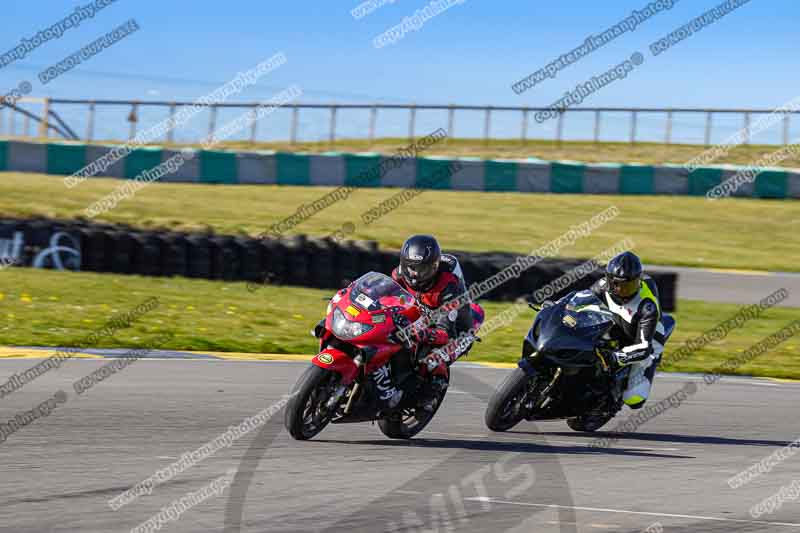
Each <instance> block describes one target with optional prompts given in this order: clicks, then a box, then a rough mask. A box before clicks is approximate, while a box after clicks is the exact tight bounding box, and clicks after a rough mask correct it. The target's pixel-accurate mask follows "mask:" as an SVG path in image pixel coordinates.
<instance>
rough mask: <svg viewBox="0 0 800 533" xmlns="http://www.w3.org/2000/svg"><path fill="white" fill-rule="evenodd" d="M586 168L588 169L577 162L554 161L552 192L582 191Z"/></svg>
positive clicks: (551, 167) (573, 192)
mask: <svg viewBox="0 0 800 533" xmlns="http://www.w3.org/2000/svg"><path fill="white" fill-rule="evenodd" d="M584 170H586V166H585V165H581V164H577V163H556V162H554V163H552V164H551V165H550V192H554V193H568V194H580V193H582V192H583V173H584Z"/></svg>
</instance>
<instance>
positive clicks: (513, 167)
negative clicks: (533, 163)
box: [483, 161, 517, 192]
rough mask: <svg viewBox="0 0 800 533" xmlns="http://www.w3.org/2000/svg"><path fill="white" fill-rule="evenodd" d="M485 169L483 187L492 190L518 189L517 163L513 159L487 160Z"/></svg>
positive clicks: (510, 190) (511, 190) (508, 190)
mask: <svg viewBox="0 0 800 533" xmlns="http://www.w3.org/2000/svg"><path fill="white" fill-rule="evenodd" d="M483 168H484V171H483V188H484V190H486V191H492V192H514V191H516V190H517V164H516V163H514V162H512V161H486V163H485V164H484V167H483Z"/></svg>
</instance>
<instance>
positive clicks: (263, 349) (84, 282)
mask: <svg viewBox="0 0 800 533" xmlns="http://www.w3.org/2000/svg"><path fill="white" fill-rule="evenodd" d="M0 279H1V280H2V281H3V283H2V289H0V291H2V292H0V345H14V346H31V345H35V346H75V345H76V343H77V342H78V341H80V340H81V339H83V338H84V337H85V336H86V335H87V334H88V333H90V332H91V331H94V330H97V329H100V328H101V327H102V326H103V324H104V323H105V321H106V320H108V319H109V318H110V317H111V316H112V315H114V314H116V313H120V312H124V311H128V310H131V309H133V308H134V307H135V306H136V305H137V304H139V303H140V302H143V301H144V300H146V299H147V298H149V297H152V296H155V297H158V298H159V302H160V305H159V306H158V307H157V308H156V309H154V310H153V311H150V312H149V313H147V314H145V315H143V316H142V317H141V318H140V319H139V320H137V321H136V322H134V323H133V324H131V326H130V327H129V328H126V329H122V330H120V331H118V332H117V333H116V335H115V336H114V337H113V338H108V337H104V338H103V339H102V341H101V342H102V343H101V344H100V345H98V346H95V347H98V348H99V347H102V348H118V347H143V346H147V345H148V342H149V341H150V340H151V339H154V338H155V337H157V336H159V335H160V334H163V333H166V332H170V333H172V334H173V335H174V337H173V338H172V340H171V341H170V342H169V344H167V345H165V346H163V348H165V349H175V350H209V351H233V352H258V353H297V354H301V353H306V354H309V356H310V354H313V353H314V352H315V350H316V348H317V344H316V339H314V338H313V337H311V335H310V334H309V331H310V329H311V328H312V327H313V326H314V324H316V322H317V321H318V320H319V319H321V318H322V316H323V314H324V311H325V304H326V300H327V299H328V298H329V297H330V296H331V291H320V290H315V289H305V288H297V287H271V286H266V287H263V288H261V289H259V290H258V291H256V292H254V293H250V292H248V291H247V290H246V289H245V285H244V283H224V282H213V281H203V280H189V279H184V278H144V277H139V276H117V275H111V274H94V273H67V272H53V271H43V270H33V269H24V268H10V269H6V270H4V271H2V272H0ZM482 304H483V305H484V307H485V309H486V312H487V316H489V317H490V316H492V315H494V314H495V313H499V312H500V311H502V310H503V309H504V308H506V307H507V305H508V304H503V303H496V302H483V303H482ZM738 308H739V307H738V306H736V305H725V304H711V303H706V302H698V301H690V300H681V301H680V302H679V311H678V312H677V313H675V317H676V318H677V321H678V328H677V330H676V332H675V334H674V335H673V338H672V339H671V340H670V343H669V345H668V346H667V351H666V355H665V359H664V365H663V366H662V369H664V370H670V371H685V372H702V371H708V370H713V369H714V368H715V367H716V366H717V365H719V364H720V363H721V362H723V361H724V360H726V359H729V358H732V357H734V356H736V355H737V354H740V353H742V352H743V351H744V350H746V349H747V348H748V347H750V346H751V345H752V344H754V343H756V342H758V341H759V340H761V339H763V338H764V337H767V336H768V335H770V334H771V333H773V332H775V331H777V330H779V329H780V328H782V327H783V326H785V325H786V324H788V323H789V322H790V321H792V320H795V319H797V318H798V316H800V309H794V308H775V309H770V310H769V311H767V312H765V313H764V314H763V315H762V316H761V317H760V318H758V319H756V320H752V321H749V322H747V323H746V324H745V325H744V326H743V327H742V328H741V329H739V330H736V331H733V332H731V333H730V334H729V336H728V337H726V338H725V339H722V340H718V341H715V342H713V343H712V344H709V345H708V346H705V347H703V348H702V349H700V350H698V351H697V352H695V353H694V354H692V355H691V356H690V357H688V358H686V359H684V360H682V361H681V362H680V364H677V365H672V364H670V362H669V353H670V347H672V348H673V349H674V348H677V347H678V346H679V345H680V344H681V343H683V342H684V341H686V340H688V339H690V338H694V337H697V336H699V335H701V334H702V333H703V332H704V331H706V330H709V329H712V328H713V327H714V326H715V325H716V324H718V323H719V322H722V321H723V320H725V319H727V318H730V317H731V316H733V315H734V313H735V312H736V310H737V309H738ZM532 319H533V312H532V311H531V312H530V313H523V314H522V315H520V316H519V317H517V319H516V320H515V321H514V322H513V323H512V324H510V325H509V326H508V327H506V328H503V329H500V330H498V331H495V332H494V333H493V334H492V335H490V336H488V337H487V338H486V339H484V341H483V342H482V343H480V344H478V345H477V346H476V347H475V348H474V349H473V351H472V352H471V353H470V355H469V357H468V360H471V361H496V362H515V361H516V360H517V357H518V355H519V350H520V347H521V343H522V338H523V336H524V335H525V333H527V330H528V328H529V327H530V324H531V321H532ZM738 372H739V373H741V374H746V375H747V374H749V375H757V376H773V377H783V378H798V379H800V338H792V339H790V340H788V341H787V342H785V343H784V344H781V345H779V346H778V347H776V348H775V349H774V350H772V351H770V352H768V353H766V354H764V355H762V356H760V357H759V358H757V359H755V360H754V361H752V362H751V363H750V364H748V365H746V366H743V367H741V368H740V369H738Z"/></svg>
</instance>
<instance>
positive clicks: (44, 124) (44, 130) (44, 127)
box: [12, 98, 50, 139]
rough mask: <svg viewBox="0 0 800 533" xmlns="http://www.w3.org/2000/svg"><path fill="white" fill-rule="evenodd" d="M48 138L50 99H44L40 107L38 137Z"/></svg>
mask: <svg viewBox="0 0 800 533" xmlns="http://www.w3.org/2000/svg"><path fill="white" fill-rule="evenodd" d="M12 117H13V114H12ZM49 136H50V99H49V98H45V99H44V104H43V107H42V121H41V122H40V123H39V137H43V138H45V139H46V138H47V137H49Z"/></svg>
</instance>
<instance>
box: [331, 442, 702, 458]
mask: <svg viewBox="0 0 800 533" xmlns="http://www.w3.org/2000/svg"><path fill="white" fill-rule="evenodd" d="M317 442H325V443H328V444H346V445H348V446H353V445H362V446H392V447H400V448H409V447H425V448H437V449H443V450H471V451H478V452H513V453H538V454H549V455H552V454H562V455H601V454H602V455H624V456H630V457H653V458H662V459H695V457H694V456H690V455H674V454H666V453H653V452H647V451H640V450H636V449H628V448H590V447H588V446H555V445H552V444H537V443H533V442H518V441H515V442H509V441H492V440H485V441H481V440H469V439H447V440H443V439H421V438H416V439H414V440H413V441H398V440H347V441H343V440H326V439H317Z"/></svg>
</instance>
